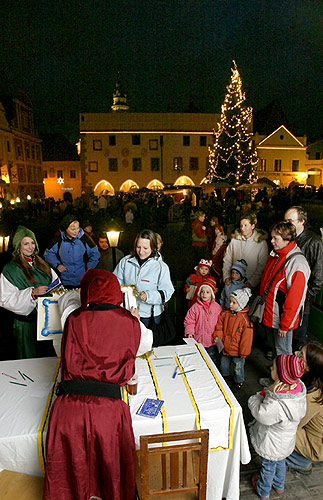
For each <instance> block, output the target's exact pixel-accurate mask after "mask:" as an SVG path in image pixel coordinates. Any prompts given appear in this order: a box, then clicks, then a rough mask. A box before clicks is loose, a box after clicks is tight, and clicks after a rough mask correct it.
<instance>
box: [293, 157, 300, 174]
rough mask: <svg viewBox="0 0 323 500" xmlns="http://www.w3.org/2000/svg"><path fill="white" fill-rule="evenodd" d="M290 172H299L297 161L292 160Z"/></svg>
mask: <svg viewBox="0 0 323 500" xmlns="http://www.w3.org/2000/svg"><path fill="white" fill-rule="evenodd" d="M292 172H299V160H292Z"/></svg>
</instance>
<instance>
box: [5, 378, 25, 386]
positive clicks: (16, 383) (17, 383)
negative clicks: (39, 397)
mask: <svg viewBox="0 0 323 500" xmlns="http://www.w3.org/2000/svg"><path fill="white" fill-rule="evenodd" d="M9 384H15V385H23V386H24V387H27V384H20V383H19V382H11V380H10V382H9Z"/></svg>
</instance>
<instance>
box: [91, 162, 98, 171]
mask: <svg viewBox="0 0 323 500" xmlns="http://www.w3.org/2000/svg"><path fill="white" fill-rule="evenodd" d="M97 171H98V162H97V161H89V172H97Z"/></svg>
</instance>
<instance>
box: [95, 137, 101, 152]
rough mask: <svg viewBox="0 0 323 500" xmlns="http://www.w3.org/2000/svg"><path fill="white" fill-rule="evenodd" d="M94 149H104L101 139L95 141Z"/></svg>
mask: <svg viewBox="0 0 323 500" xmlns="http://www.w3.org/2000/svg"><path fill="white" fill-rule="evenodd" d="M93 151H102V141H101V140H95V141H93Z"/></svg>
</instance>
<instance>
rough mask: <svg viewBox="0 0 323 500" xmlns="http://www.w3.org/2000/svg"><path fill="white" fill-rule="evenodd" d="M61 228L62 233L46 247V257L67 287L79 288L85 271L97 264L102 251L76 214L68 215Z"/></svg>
mask: <svg viewBox="0 0 323 500" xmlns="http://www.w3.org/2000/svg"><path fill="white" fill-rule="evenodd" d="M61 229H62V231H61V234H60V235H59V236H57V237H56V238H55V239H54V241H53V242H52V244H51V246H50V247H49V248H47V249H46V251H45V253H44V258H45V260H46V261H47V262H48V264H50V266H51V267H53V268H54V269H56V270H57V271H58V272H59V273H60V276H61V281H62V283H63V285H64V287H65V288H77V287H79V286H80V280H81V277H82V276H83V274H84V273H85V271H86V270H87V269H89V268H90V267H91V268H95V267H96V266H97V264H98V262H99V258H100V253H99V250H98V247H97V246H96V244H95V243H94V241H93V240H92V239H91V238H90V237H89V236H88V235H87V234H85V233H84V231H83V229H81V228H80V224H79V222H78V220H77V218H76V217H75V215H73V214H68V215H66V216H65V217H64V219H63V220H62V224H61Z"/></svg>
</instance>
